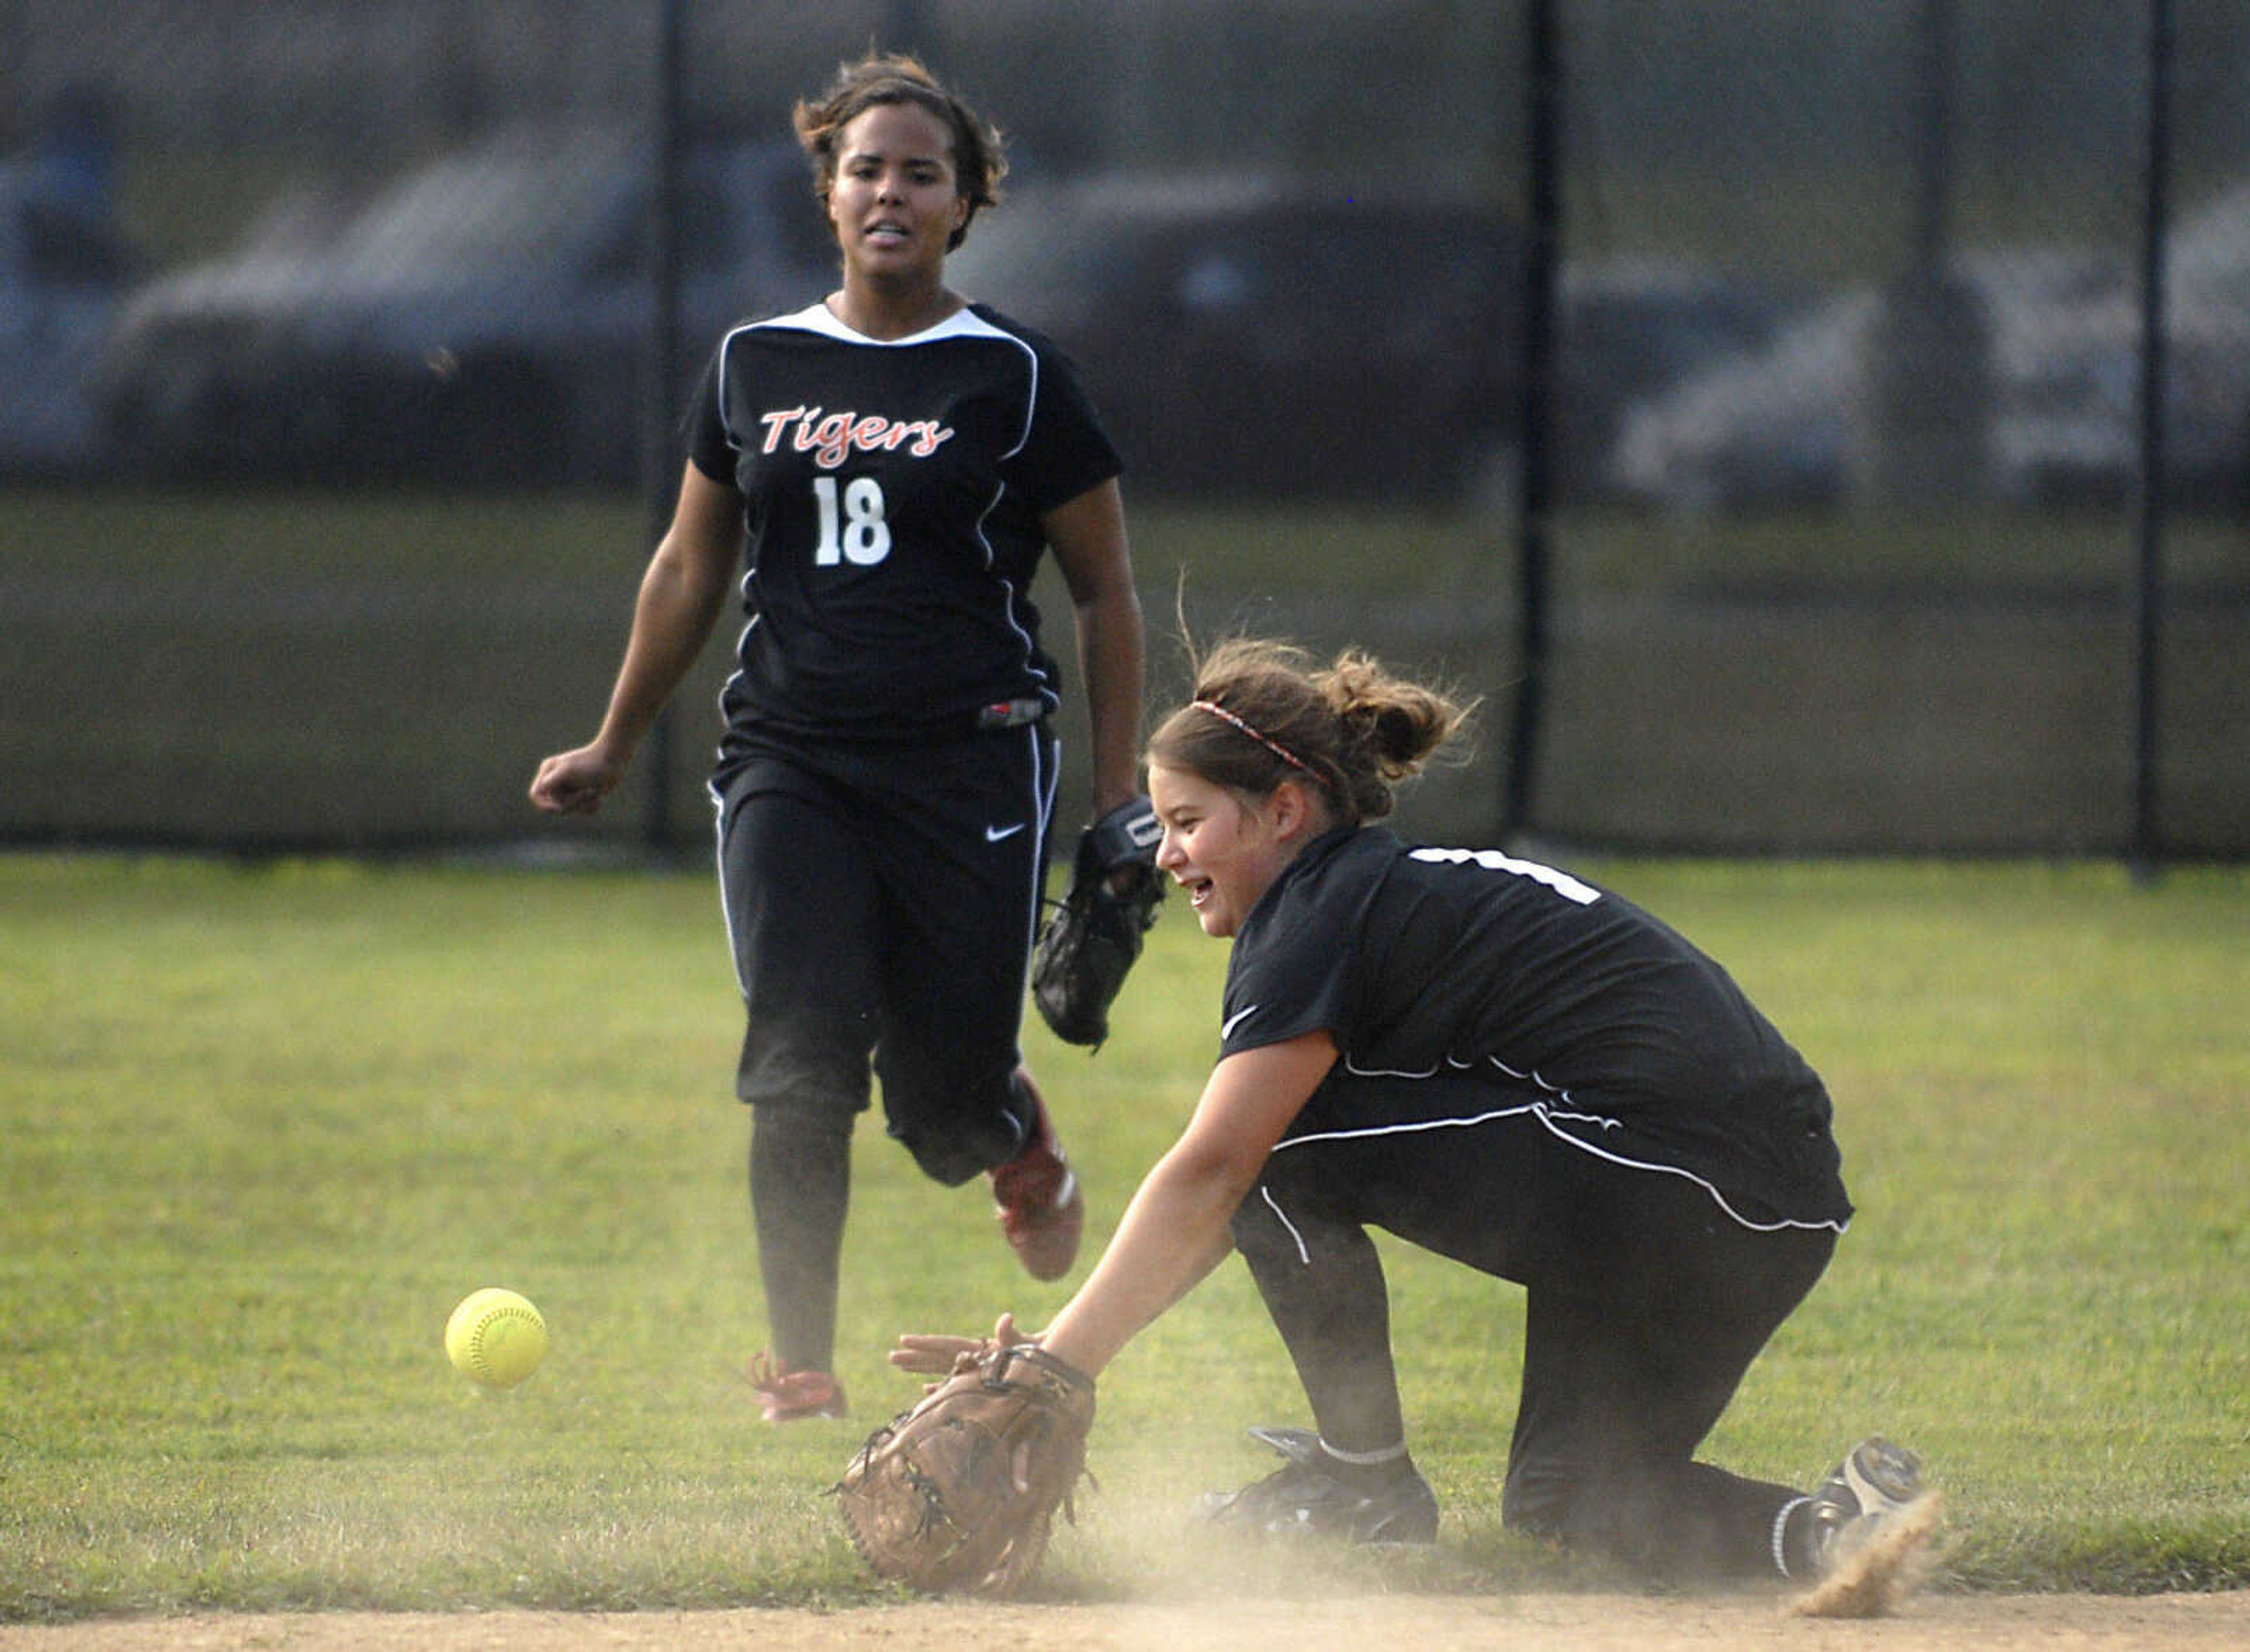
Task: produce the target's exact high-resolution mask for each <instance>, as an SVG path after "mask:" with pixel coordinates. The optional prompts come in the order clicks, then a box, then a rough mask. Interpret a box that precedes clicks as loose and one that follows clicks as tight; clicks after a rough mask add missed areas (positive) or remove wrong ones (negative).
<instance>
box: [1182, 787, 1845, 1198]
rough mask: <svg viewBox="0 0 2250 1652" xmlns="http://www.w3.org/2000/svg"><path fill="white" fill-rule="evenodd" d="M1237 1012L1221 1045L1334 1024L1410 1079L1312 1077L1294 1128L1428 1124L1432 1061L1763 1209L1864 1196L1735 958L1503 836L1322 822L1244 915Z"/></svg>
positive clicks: (1363, 1071) (1233, 978)
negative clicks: (1846, 1176)
mask: <svg viewBox="0 0 2250 1652" xmlns="http://www.w3.org/2000/svg"><path fill="white" fill-rule="evenodd" d="M1221 1025H1222V1029H1223V1031H1222V1036H1221V1050H1222V1053H1223V1054H1225V1055H1232V1054H1233V1053H1235V1052H1236V1051H1238V1050H1249V1049H1253V1048H1256V1047H1258V1046H1260V1045H1263V1044H1269V1043H1278V1042H1280V1041H1281V1040H1284V1039H1287V1038H1294V1037H1296V1036H1300V1035H1301V1034H1304V1033H1308V1032H1312V1031H1315V1030H1326V1031H1327V1032H1328V1033H1329V1035H1330V1036H1332V1037H1333V1038H1334V1039H1335V1040H1336V1047H1337V1050H1338V1051H1339V1052H1340V1053H1339V1058H1338V1059H1339V1067H1340V1069H1341V1070H1342V1071H1344V1072H1346V1073H1348V1074H1350V1075H1353V1076H1356V1077H1372V1078H1384V1079H1390V1078H1395V1079H1397V1080H1398V1081H1399V1082H1398V1084H1396V1085H1391V1084H1384V1085H1381V1086H1378V1087H1377V1088H1378V1090H1379V1091H1380V1092H1381V1094H1382V1096H1383V1098H1384V1099H1383V1100H1382V1102H1381V1103H1380V1104H1379V1105H1380V1106H1381V1107H1382V1108H1383V1109H1384V1112H1385V1115H1386V1116H1384V1117H1383V1118H1375V1117H1371V1116H1370V1117H1367V1118H1359V1117H1354V1118H1352V1119H1336V1118H1334V1117H1330V1116H1329V1115H1328V1114H1327V1113H1326V1112H1323V1111H1322V1098H1321V1097H1320V1096H1317V1095H1316V1096H1315V1098H1314V1100H1313V1102H1312V1103H1311V1104H1310V1105H1308V1107H1307V1109H1306V1111H1305V1112H1304V1113H1303V1114H1302V1115H1301V1116H1300V1117H1299V1119H1297V1121H1296V1122H1295V1123H1294V1125H1292V1126H1291V1132H1290V1133H1291V1134H1292V1135H1296V1134H1299V1133H1301V1132H1306V1131H1308V1130H1315V1129H1320V1130H1341V1131H1350V1130H1355V1129H1377V1130H1379V1129H1384V1128H1421V1127H1425V1126H1426V1125H1430V1124H1431V1123H1432V1122H1436V1121H1434V1120H1432V1119H1423V1118H1421V1117H1419V1115H1418V1113H1417V1112H1416V1107H1417V1103H1416V1100H1415V1091H1416V1081H1419V1080H1427V1079H1456V1080H1458V1079H1462V1078H1474V1079H1476V1080H1479V1081H1481V1082H1482V1083H1485V1084H1490V1085H1491V1086H1493V1088H1494V1101H1493V1116H1495V1117H1496V1116H1499V1115H1500V1114H1501V1113H1503V1112H1527V1111H1528V1112H1531V1113H1533V1114H1534V1115H1536V1117H1537V1118H1538V1119H1539V1120H1540V1121H1541V1122H1542V1123H1543V1124H1544V1125H1546V1126H1547V1128H1548V1129H1549V1131H1551V1132H1554V1133H1555V1134H1556V1135H1557V1136H1560V1137H1562V1138H1563V1139H1566V1140H1570V1141H1571V1142H1573V1143H1575V1144H1577V1146H1583V1147H1585V1148H1587V1149H1588V1150H1589V1151H1591V1152H1593V1153H1598V1154H1599V1155H1601V1156H1603V1157H1605V1158H1608V1159H1612V1160H1616V1161H1618V1162H1619V1163H1621V1164H1626V1165H1639V1166H1644V1167H1653V1168H1659V1169H1668V1170H1673V1171H1677V1172H1681V1173H1684V1174H1687V1175H1689V1176H1692V1177H1693V1178H1694V1179H1695V1180H1699V1181H1701V1182H1702V1183H1704V1184H1705V1185H1706V1186H1707V1187H1710V1188H1712V1189H1714V1190H1715V1192H1717V1193H1718V1194H1720V1195H1721V1197H1722V1203H1725V1204H1727V1205H1728V1208H1729V1209H1730V1210H1733V1211H1734V1212H1735V1213H1736V1214H1737V1215H1743V1216H1744V1218H1745V1219H1746V1220H1748V1221H1750V1222H1752V1224H1753V1225H1760V1224H1761V1223H1763V1222H1765V1221H1767V1220H1771V1219H1775V1218H1777V1219H1778V1221H1779V1222H1780V1223H1782V1224H1784V1225H1791V1226H1798V1225H1819V1226H1828V1225H1834V1226H1837V1227H1839V1228H1840V1226H1841V1225H1842V1223H1843V1222H1844V1221H1845V1220H1846V1218H1848V1217H1849V1215H1850V1214H1851V1205H1850V1203H1849V1201H1847V1200H1846V1196H1845V1193H1844V1187H1843V1182H1842V1180H1841V1177H1840V1175H1839V1164H1838V1156H1837V1152H1836V1146H1835V1143H1834V1139H1833V1138H1832V1136H1831V1135H1830V1133H1829V1122H1830V1106H1829V1100H1828V1095H1827V1092H1826V1090H1825V1089H1824V1088H1823V1086H1822V1085H1821V1083H1820V1081H1819V1077H1817V1076H1816V1075H1815V1074H1814V1073H1813V1071H1812V1069H1811V1068H1810V1067H1808V1066H1807V1065H1806V1064H1805V1061H1804V1059H1803V1057H1800V1056H1799V1055H1798V1052H1797V1051H1796V1050H1794V1049H1792V1048H1791V1046H1790V1045H1789V1043H1787V1042H1786V1041H1785V1040H1784V1038H1783V1037H1782V1036H1781V1035H1780V1033H1779V1032H1777V1030H1776V1029H1774V1027H1773V1025H1772V1023H1771V1022H1769V1021H1768V1020H1767V1019H1766V1018H1765V1017H1764V1016H1763V1015H1761V1014H1760V1013H1759V1012H1758V1010H1757V1008H1756V1007H1755V1006H1753V1005H1752V1004H1751V1003H1750V1001H1749V1000H1748V999H1747V998H1746V997H1744V996H1743V993H1742V991H1741V989H1740V988H1738V987H1736V984H1735V982H1734V981H1733V980H1732V978H1731V977H1729V975H1728V974H1727V972H1726V971H1725V970H1724V969H1722V967H1720V966H1719V965H1718V964H1717V963H1715V962H1714V961H1713V960H1711V959H1709V958H1708V957H1707V956H1705V955H1704V954H1703V953H1701V952H1700V951H1698V950H1697V949H1696V948H1695V947H1694V946H1692V945H1690V944H1689V943H1688V942H1687V940H1684V939H1683V938H1682V937H1681V936H1680V935H1679V934H1678V933H1675V932H1674V930H1672V929H1671V928H1669V927H1668V926H1666V925H1665V924H1663V923H1662V922H1660V920H1658V919H1655V918H1654V917H1653V916H1651V915H1650V914H1649V913H1647V912H1643V911H1642V910H1641V909H1640V908H1639V907H1637V906H1635V905H1632V903H1631V902H1629V901H1626V900H1625V899H1623V898H1621V897H1619V896H1617V895H1614V894H1612V893H1610V892H1608V891H1604V890H1601V889H1598V888H1596V887H1595V886H1594V885H1591V884H1587V883H1584V882H1583V881H1581V880H1580V879H1577V878H1572V877H1570V876H1569V875H1567V874H1565V873H1563V872H1559V871H1555V870H1554V869H1553V868H1551V867H1548V866H1543V865H1539V864H1536V863H1534V862H1529V861H1522V860H1516V859H1513V858H1511V857H1508V856H1506V855H1502V854H1500V853H1499V852H1498V851H1496V850H1457V849H1430V848H1414V849H1410V848H1408V847H1407V846H1405V844H1403V843H1401V842H1400V841H1399V840H1398V837H1397V836H1394V835H1393V834H1392V833H1391V832H1390V831H1389V830H1387V829H1384V828H1381V827H1373V826H1370V827H1363V828H1358V829H1347V830H1343V831H1339V832H1332V833H1329V834H1328V835H1327V836H1323V837H1321V838H1319V839H1316V840H1315V841H1314V842H1313V843H1309V844H1308V845H1307V846H1306V847H1305V849H1304V850H1303V851H1302V852H1301V853H1300V854H1299V855H1298V856H1297V857H1296V858H1295V859H1294V861H1292V862H1290V864H1288V865H1287V866H1286V867H1284V868H1283V869H1282V871H1281V874H1280V877H1279V878H1275V879H1274V881H1273V885H1271V886H1270V887H1268V888H1267V889H1266V892H1265V893H1264V894H1263V895H1262V896H1261V897H1260V899H1259V901H1258V904H1257V905H1255V906H1254V907H1253V908H1252V910H1251V912H1250V914H1249V916H1248V917H1247V918H1246V919H1244V921H1243V924H1242V926H1241V929H1240V931H1239V933H1238V934H1237V935H1236V938H1235V942H1234V951H1233V955H1232V959H1231V960H1230V961H1229V963H1228V967H1227V978H1226V990H1225V1019H1224V1021H1223V1022H1222V1023H1221ZM1423 1088H1424V1089H1425V1091H1429V1092H1430V1093H1431V1094H1432V1097H1434V1096H1435V1095H1436V1093H1437V1092H1438V1091H1441V1090H1442V1091H1446V1092H1449V1093H1451V1094H1453V1095H1458V1093H1459V1090H1460V1086H1459V1085H1458V1084H1429V1085H1424V1086H1423ZM1355 1093H1358V1094H1362V1095H1364V1094H1366V1093H1367V1091H1366V1089H1365V1087H1364V1086H1361V1087H1356V1091H1355ZM1448 1105H1451V1104H1450V1103H1449V1104H1448ZM1394 1108H1395V1110H1396V1111H1395V1113H1394V1112H1392V1111H1391V1110H1392V1109H1394ZM1456 1122H1458V1121H1456Z"/></svg>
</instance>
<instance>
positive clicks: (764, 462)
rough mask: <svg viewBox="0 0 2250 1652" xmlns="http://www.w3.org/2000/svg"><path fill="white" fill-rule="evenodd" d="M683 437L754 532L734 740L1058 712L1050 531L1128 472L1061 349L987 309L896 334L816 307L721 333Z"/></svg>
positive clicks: (920, 728) (896, 731) (960, 725)
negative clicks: (1045, 524)
mask: <svg viewBox="0 0 2250 1652" xmlns="http://www.w3.org/2000/svg"><path fill="white" fill-rule="evenodd" d="M687 438H688V439H687V448H688V456H689V458H690V459H691V460H692V462H693V463H694V465H696V467H697V468H698V469H700V470H701V471H702V472H704V474H706V475H707V476H709V477H711V478H714V479H715V480H718V481H721V482H724V483H725V484H727V485H728V486H730V487H733V488H735V490H736V491H737V492H740V493H741V494H742V501H743V511H744V518H745V522H746V525H747V527H748V530H749V568H748V571H747V574H746V575H745V577H744V580H743V582H742V598H743V609H744V613H745V616H746V617H747V619H748V621H749V623H748V625H747V626H746V628H745V629H744V630H743V632H742V641H741V643H740V645H739V647H738V650H737V666H738V669H737V671H736V672H735V677H734V678H733V680H732V681H730V682H729V683H728V686H727V690H726V694H725V708H726V711H727V714H728V725H729V727H730V729H731V730H734V731H736V732H738V733H739V732H740V731H742V730H745V729H749V728H756V729H759V730H761V731H763V732H766V733H777V734H782V735H784V736H786V735H797V736H811V737H818V738H824V739H832V738H843V739H861V738H867V739H873V738H898V737H901V736H906V737H913V736H915V735H917V734H921V733H928V732H931V731H939V730H953V729H963V730H965V729H968V728H970V727H971V726H974V720H975V718H976V716H977V712H978V711H979V710H980V709H981V708H983V707H984V706H991V705H995V704H998V703H1001V702H1005V701H1015V700H1026V699H1029V700H1036V701H1038V702H1039V703H1040V705H1042V706H1044V707H1045V708H1046V709H1049V710H1052V709H1053V707H1054V706H1055V705H1056V704H1057V703H1058V702H1059V696H1058V694H1057V692H1056V690H1057V672H1056V669H1055V666H1054V663H1053V660H1052V659H1050V658H1049V657H1048V656H1047V655H1046V653H1045V651H1044V650H1042V649H1041V647H1040V644H1039V614H1038V611H1037V609H1035V608H1034V607H1033V606H1032V601H1031V597H1030V590H1031V585H1032V576H1033V575H1034V573H1035V572H1036V570H1037V567H1038V563H1039V556H1040V554H1041V553H1042V552H1043V551H1044V550H1045V548H1046V540H1045V536H1044V534H1043V533H1042V532H1041V530H1040V527H1039V519H1040V517H1041V516H1042V515H1043V514H1044V513H1046V512H1047V511H1049V510H1051V509H1053V507H1054V506H1058V505H1061V504H1063V503H1066V501H1068V500H1070V499H1074V498H1076V497H1077V496H1078V495H1080V494H1081V493H1083V492H1086V491H1087V489H1089V488H1091V487H1094V486H1095V485H1099V484H1100V483H1101V482H1104V481H1107V480H1108V478H1111V477H1113V476H1115V475H1116V474H1117V471H1118V460H1117V454H1116V451H1115V448H1114V447H1113V446H1112V445H1111V444H1110V442H1109V440H1108V437H1107V436H1106V435H1105V434H1104V433H1103V431H1102V429H1101V424H1100V423H1099V422H1098V421H1097V419H1096V418H1095V416H1094V410H1093V407H1092V405H1091V403H1090V402H1089V400H1088V398H1087V395H1086V392H1085V390H1084V389H1083V387H1082V386H1081V384H1080V381H1079V378H1078V375H1077V374H1076V372H1075V370H1074V369H1073V368H1072V367H1071V365H1070V363H1069V362H1068V361H1067V360H1066V358H1065V357H1064V356H1063V355H1062V354H1060V352H1059V351H1058V350H1057V349H1056V348H1054V346H1053V344H1052V343H1051V342H1049V341H1047V340H1046V339H1045V338H1044V337H1042V336H1040V335H1039V334H1037V333H1034V332H1032V330H1030V329H1028V328H1026V327H1021V326H1019V325H1018V324H1017V323H1015V322H1013V321H1011V320H1008V319H1007V318H1006V317H1004V316H1002V315H1000V314H998V313H996V312H994V311H992V310H990V309H988V308H986V307H984V306H981V305H972V306H969V307H968V308H966V309H964V310H962V311H959V312H957V313H955V314H954V315H952V316H951V317H949V318H948V319H947V320H944V321H942V322H941V323H939V324H938V325H937V326H935V327H931V328H929V329H928V330H927V331H925V332H922V333H919V334H914V335H913V336H911V337H908V338H906V339H901V340H898V341H877V340H873V339H869V338H866V337H865V336H863V335H862V334H858V333H855V332H853V331H852V330H851V329H850V328H848V327H845V326H844V324H843V323H841V322H840V321H839V320H836V319H835V318H834V317H833V316H832V315H831V314H830V313H829V312H828V310H827V308H826V306H825V305H818V304H816V305H813V306H811V307H809V308H807V309H805V310H803V311H800V312H798V313H795V314H791V315H785V316H781V317H778V318H776V319H773V320H764V321H757V322H752V323H749V324H747V325H744V326H742V327H736V328H735V330H733V331H732V332H730V333H728V334H727V336H726V337H725V338H724V339H723V340H721V342H720V344H719V348H718V349H717V351H716V352H715V354H714V356H713V358H712V361H711V364H710V367H709V368H708V369H707V372H706V374H705V375H704V379H703V382H702V386H701V389H700V391H699V392H698V394H697V396H696V399H695V402H694V405H693V406H692V408H691V410H690V411H689V415H688V426H687Z"/></svg>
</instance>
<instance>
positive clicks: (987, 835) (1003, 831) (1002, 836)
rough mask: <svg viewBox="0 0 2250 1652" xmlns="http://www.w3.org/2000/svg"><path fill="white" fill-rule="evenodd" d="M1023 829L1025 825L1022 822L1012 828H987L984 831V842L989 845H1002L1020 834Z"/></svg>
mask: <svg viewBox="0 0 2250 1652" xmlns="http://www.w3.org/2000/svg"><path fill="white" fill-rule="evenodd" d="M1023 829H1024V823H1023V822H1022V821H1018V822H1017V823H1015V824H1014V825H1012V826H987V827H986V828H985V829H984V841H985V842H986V843H1001V842H1004V841H1005V840H1006V839H1008V838H1011V837H1013V836H1015V835H1016V834H1017V833H1018V832H1019V831H1021V830H1023Z"/></svg>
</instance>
